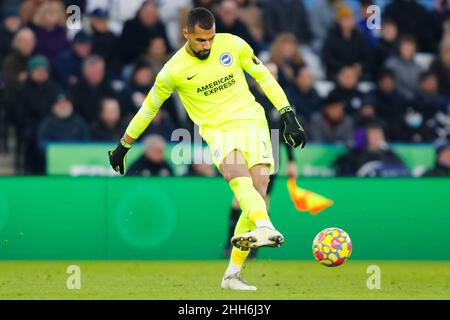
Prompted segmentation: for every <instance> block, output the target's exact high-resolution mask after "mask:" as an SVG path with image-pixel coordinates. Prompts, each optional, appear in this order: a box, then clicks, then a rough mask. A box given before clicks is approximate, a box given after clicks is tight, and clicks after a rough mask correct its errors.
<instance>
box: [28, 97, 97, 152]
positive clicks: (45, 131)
mask: <svg viewBox="0 0 450 320" xmlns="http://www.w3.org/2000/svg"><path fill="white" fill-rule="evenodd" d="M51 110H52V111H51V114H50V115H48V116H46V117H45V118H44V120H42V122H41V123H40V125H39V128H38V135H37V139H38V145H39V147H40V149H41V151H42V152H43V153H44V151H45V147H46V144H47V143H49V142H69V141H72V142H73V141H76V142H78V141H88V139H89V130H88V126H87V124H86V122H85V121H84V120H83V119H82V118H81V117H80V116H78V115H76V114H74V112H73V104H72V101H71V100H70V98H69V97H68V96H67V95H66V94H64V93H59V94H58V95H57V96H56V99H55V101H54V102H53V104H52V109H51Z"/></svg>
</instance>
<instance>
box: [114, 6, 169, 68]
mask: <svg viewBox="0 0 450 320" xmlns="http://www.w3.org/2000/svg"><path fill="white" fill-rule="evenodd" d="M157 37H159V38H163V39H164V42H165V44H166V47H167V48H168V51H171V47H170V44H169V40H168V38H167V34H166V28H165V26H164V24H163V23H162V22H161V21H160V19H159V16H158V6H157V4H156V2H155V1H154V0H147V1H145V2H144V3H143V4H142V6H141V8H140V9H139V11H138V12H137V14H136V16H135V17H134V18H133V19H131V20H128V21H127V22H125V25H124V27H123V31H122V36H121V38H120V53H121V56H122V62H123V63H125V64H129V63H132V62H133V61H135V60H136V59H138V58H139V56H140V55H141V54H142V53H143V52H144V50H145V49H146V47H147V46H148V44H149V42H150V41H151V39H153V38H157Z"/></svg>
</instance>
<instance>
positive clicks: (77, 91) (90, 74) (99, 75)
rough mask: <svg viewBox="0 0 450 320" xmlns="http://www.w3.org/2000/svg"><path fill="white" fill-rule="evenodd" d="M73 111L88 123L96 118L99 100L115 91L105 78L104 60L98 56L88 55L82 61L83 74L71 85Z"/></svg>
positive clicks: (113, 94) (114, 94) (113, 95)
mask: <svg viewBox="0 0 450 320" xmlns="http://www.w3.org/2000/svg"><path fill="white" fill-rule="evenodd" d="M72 95H73V97H74V106H75V111H76V112H77V113H78V114H79V115H81V116H82V117H83V119H84V120H86V122H87V123H88V124H89V125H92V123H93V122H95V121H97V120H98V116H99V114H100V112H99V111H100V101H101V99H103V98H105V97H115V96H116V93H115V91H114V90H113V89H112V87H111V86H110V84H109V83H108V81H107V80H106V79H105V62H104V61H103V59H102V58H101V57H99V56H95V55H94V56H91V57H88V58H87V59H86V60H85V61H84V63H83V75H82V78H81V79H80V81H78V83H77V84H76V85H75V86H73V87H72Z"/></svg>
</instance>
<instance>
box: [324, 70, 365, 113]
mask: <svg viewBox="0 0 450 320" xmlns="http://www.w3.org/2000/svg"><path fill="white" fill-rule="evenodd" d="M358 82H359V72H358V69H357V68H356V67H355V66H354V65H344V66H342V67H341V68H340V69H339V71H338V74H337V75H336V87H335V88H334V89H333V90H332V91H331V93H330V94H333V95H335V96H337V97H339V98H340V100H341V101H344V110H345V113H346V114H347V115H350V116H355V115H356V114H357V113H358V112H359V111H360V110H361V107H362V105H363V94H362V93H361V92H360V91H359V90H358Z"/></svg>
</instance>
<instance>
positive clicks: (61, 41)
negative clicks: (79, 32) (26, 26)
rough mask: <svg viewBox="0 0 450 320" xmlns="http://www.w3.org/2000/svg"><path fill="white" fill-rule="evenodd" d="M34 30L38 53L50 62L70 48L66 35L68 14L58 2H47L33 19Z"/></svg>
mask: <svg viewBox="0 0 450 320" xmlns="http://www.w3.org/2000/svg"><path fill="white" fill-rule="evenodd" d="M32 29H33V31H34V33H35V35H36V39H37V41H36V53H37V54H42V55H44V56H45V57H47V59H48V60H49V61H50V64H51V65H53V63H54V62H55V61H56V58H57V57H58V56H59V55H60V54H61V53H63V52H64V51H66V50H68V49H69V48H70V44H69V41H68V39H67V33H66V13H65V8H64V5H63V4H62V3H61V2H58V1H51V2H45V3H44V4H42V5H41V6H40V7H39V8H38V10H37V12H36V14H35V15H34V17H33V24H32Z"/></svg>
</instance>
